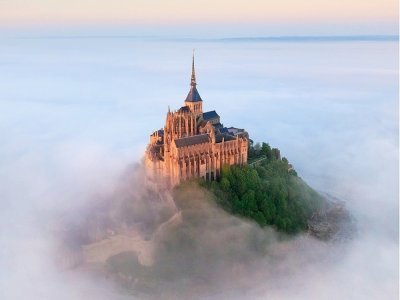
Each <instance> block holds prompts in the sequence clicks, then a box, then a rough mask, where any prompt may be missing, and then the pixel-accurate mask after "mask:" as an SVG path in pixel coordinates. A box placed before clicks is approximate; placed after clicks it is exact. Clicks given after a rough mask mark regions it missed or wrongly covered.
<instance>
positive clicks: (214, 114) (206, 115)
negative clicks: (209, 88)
mask: <svg viewBox="0 0 400 300" xmlns="http://www.w3.org/2000/svg"><path fill="white" fill-rule="evenodd" d="M215 118H219V115H218V114H217V112H216V111H215V110H212V111H207V112H205V113H203V119H204V120H205V121H207V120H211V119H215Z"/></svg>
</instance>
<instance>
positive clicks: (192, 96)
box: [185, 50, 203, 102]
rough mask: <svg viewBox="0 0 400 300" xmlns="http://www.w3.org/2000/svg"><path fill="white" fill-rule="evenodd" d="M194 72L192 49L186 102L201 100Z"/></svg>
mask: <svg viewBox="0 0 400 300" xmlns="http://www.w3.org/2000/svg"><path fill="white" fill-rule="evenodd" d="M196 85H197V83H196V72H195V70H194V50H193V59H192V77H191V80H190V91H189V94H188V95H187V97H186V100H185V101H186V102H200V101H203V100H201V97H200V94H199V92H198V91H197V88H196Z"/></svg>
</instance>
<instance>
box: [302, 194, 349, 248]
mask: <svg viewBox="0 0 400 300" xmlns="http://www.w3.org/2000/svg"><path fill="white" fill-rule="evenodd" d="M324 197H325V200H326V203H325V206H324V207H323V208H322V209H321V210H320V211H319V212H317V213H315V214H314V215H313V216H312V217H311V219H310V220H309V221H308V233H309V234H310V235H312V236H314V237H316V238H318V239H320V240H324V241H332V242H334V241H339V242H340V241H346V240H349V239H351V238H352V237H353V236H354V234H355V233H356V230H357V228H356V221H355V219H354V217H353V216H352V215H351V214H350V212H349V211H348V210H347V209H346V205H345V202H344V201H341V200H339V199H337V198H335V197H332V196H330V195H328V194H324Z"/></svg>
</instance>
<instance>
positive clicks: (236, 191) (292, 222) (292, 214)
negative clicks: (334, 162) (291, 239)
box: [202, 143, 323, 233]
mask: <svg viewBox="0 0 400 300" xmlns="http://www.w3.org/2000/svg"><path fill="white" fill-rule="evenodd" d="M202 185H203V186H206V187H207V188H209V189H210V190H211V191H212V192H213V193H214V195H215V196H216V201H217V202H218V203H219V204H220V205H221V206H222V207H223V208H224V209H226V210H228V211H229V212H231V213H233V214H236V215H239V216H242V217H246V218H250V219H253V220H255V221H256V222H257V223H258V224H260V226H265V225H272V226H274V227H276V228H277V229H278V230H280V231H284V232H287V233H296V232H299V231H302V230H305V229H307V220H309V219H310V217H311V215H312V214H313V213H314V212H315V211H317V210H318V209H319V208H320V207H321V206H322V205H323V198H322V197H321V196H320V195H319V194H318V193H317V192H315V191H314V190H313V189H311V188H310V187H309V186H308V185H307V184H306V183H305V182H304V181H303V180H302V179H301V178H300V177H298V176H297V173H296V172H295V171H294V170H293V169H292V167H291V165H290V164H289V162H288V160H287V159H286V158H284V157H283V158H281V157H280V152H279V150H278V149H275V148H274V149H271V147H270V146H269V145H268V144H266V143H263V144H262V145H260V144H256V145H254V146H253V145H252V144H250V147H249V164H248V165H247V166H243V167H239V166H232V167H229V166H225V167H224V168H223V169H222V172H221V176H220V179H219V180H218V181H214V182H211V183H210V182H202Z"/></svg>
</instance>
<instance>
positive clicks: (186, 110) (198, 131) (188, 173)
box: [145, 56, 249, 186]
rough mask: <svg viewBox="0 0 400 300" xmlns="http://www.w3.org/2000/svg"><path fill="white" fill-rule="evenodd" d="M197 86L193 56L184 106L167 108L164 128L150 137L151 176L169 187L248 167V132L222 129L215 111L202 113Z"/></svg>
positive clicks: (212, 178) (212, 177)
mask: <svg viewBox="0 0 400 300" xmlns="http://www.w3.org/2000/svg"><path fill="white" fill-rule="evenodd" d="M196 85H197V83H196V74H195V69H194V56H193V61H192V77H191V82H190V91H189V94H188V95H187V97H186V100H185V102H184V106H182V107H181V108H180V109H178V110H176V111H170V109H169V108H168V112H167V117H166V120H165V125H164V128H162V129H160V130H157V131H155V132H154V133H153V134H151V135H150V144H149V145H148V147H147V150H146V157H145V164H146V168H147V170H148V171H149V172H150V175H153V176H162V177H165V178H166V179H167V183H169V185H171V186H174V185H176V184H178V183H180V182H181V181H183V180H187V179H190V178H193V177H201V178H203V179H205V180H215V179H217V178H218V177H219V176H220V172H221V167H222V166H223V165H226V164H227V165H243V164H246V163H247V151H248V140H249V137H248V134H247V132H246V131H245V130H243V129H239V128H235V127H224V126H223V125H222V124H221V121H220V117H219V115H218V114H217V113H216V112H215V110H212V111H208V112H203V100H202V99H201V97H200V94H199V92H198V91H197V88H196Z"/></svg>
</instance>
